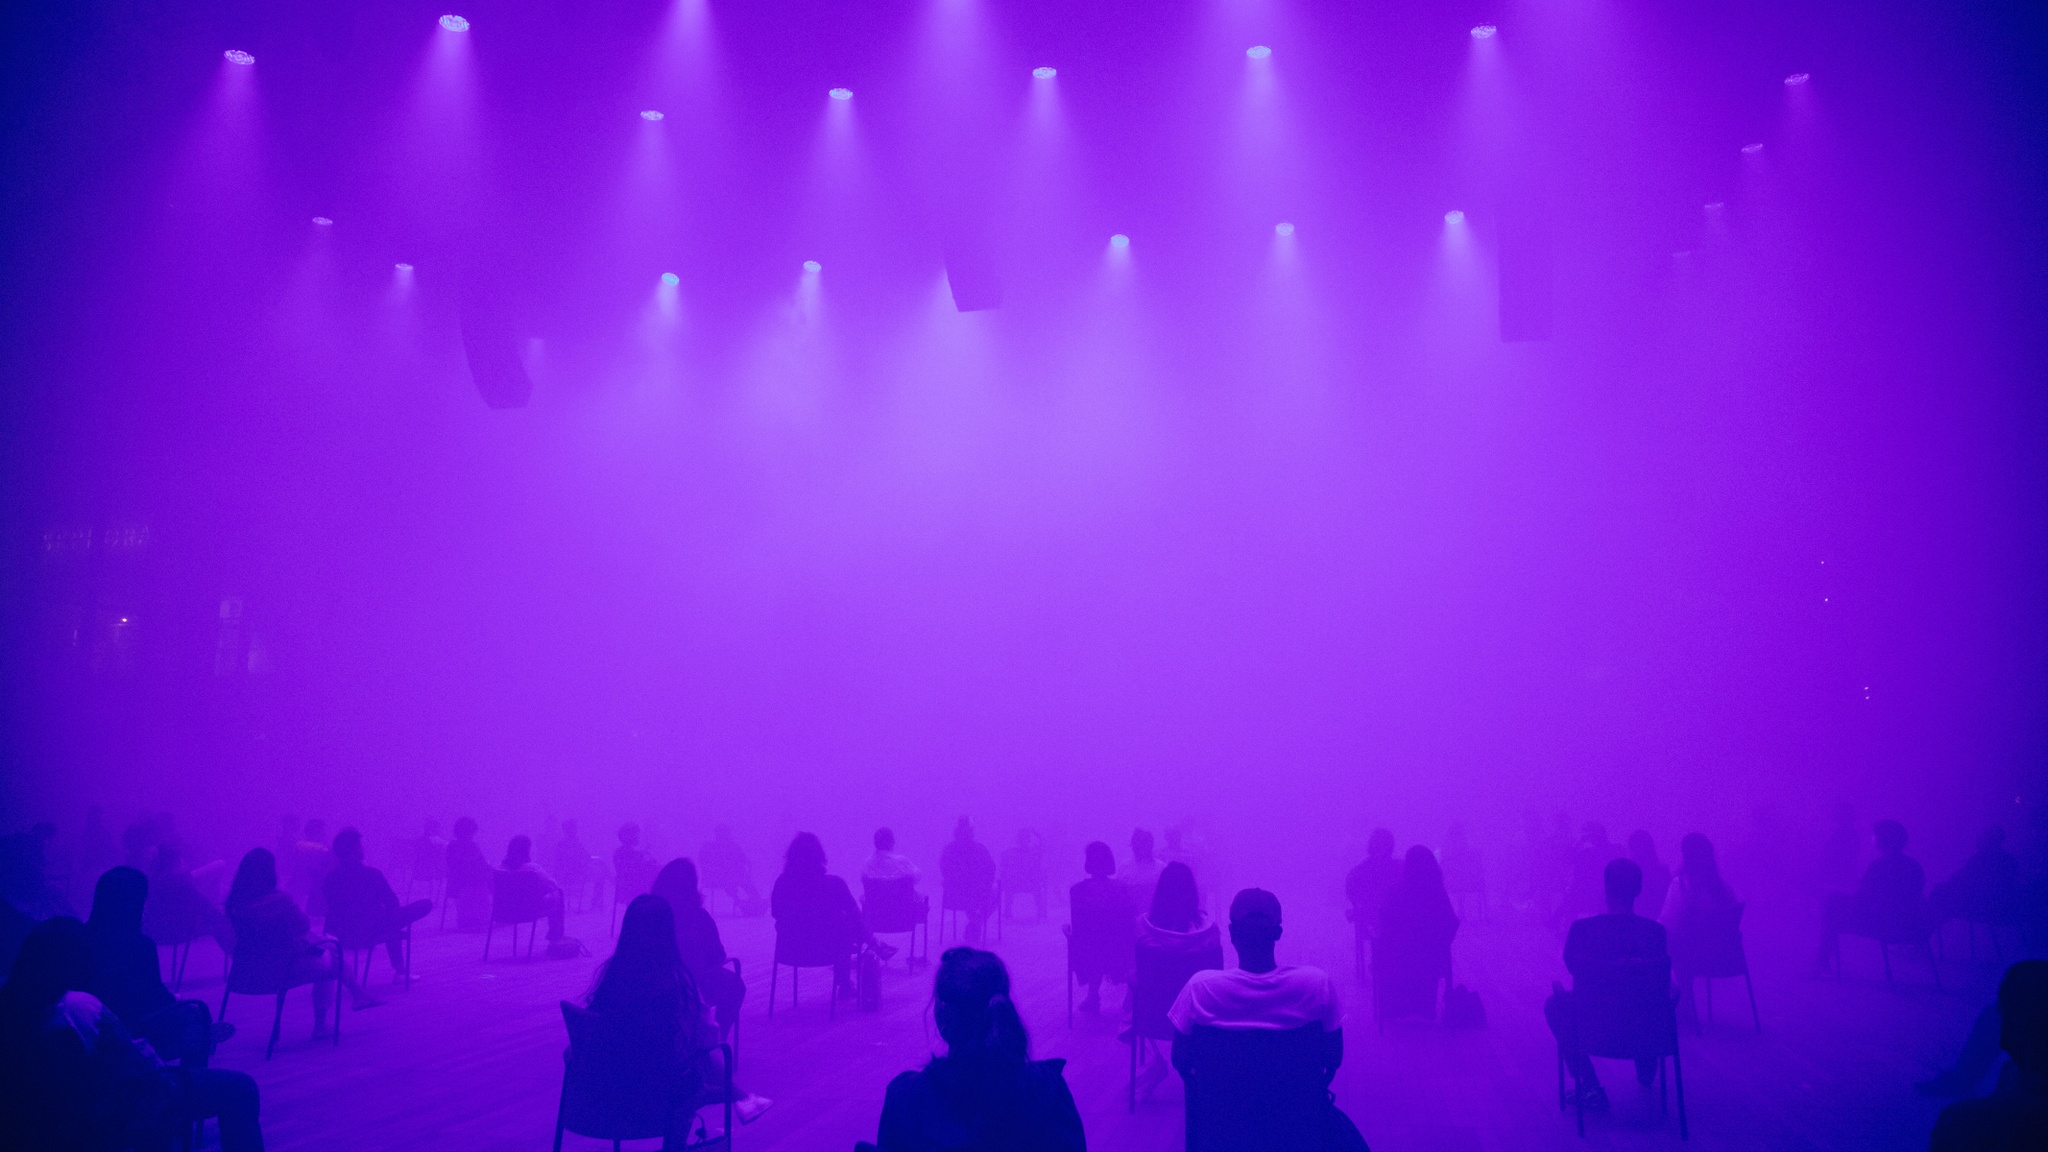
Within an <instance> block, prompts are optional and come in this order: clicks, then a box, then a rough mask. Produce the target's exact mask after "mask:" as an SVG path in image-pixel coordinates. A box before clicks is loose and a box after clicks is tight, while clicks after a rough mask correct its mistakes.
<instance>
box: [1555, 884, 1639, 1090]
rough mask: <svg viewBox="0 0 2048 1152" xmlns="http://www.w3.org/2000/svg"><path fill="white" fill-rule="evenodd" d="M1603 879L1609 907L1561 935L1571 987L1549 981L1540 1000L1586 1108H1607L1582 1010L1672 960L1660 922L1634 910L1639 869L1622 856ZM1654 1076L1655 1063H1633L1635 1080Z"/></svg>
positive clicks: (1575, 923) (1637, 892)
mask: <svg viewBox="0 0 2048 1152" xmlns="http://www.w3.org/2000/svg"><path fill="white" fill-rule="evenodd" d="M1601 881H1602V886H1603V888H1604V889H1605V890H1606V897H1607V911H1606V912H1605V913H1602V914H1600V915H1597V916H1587V917H1584V918H1581V919H1579V920H1574V921H1573V922H1572V926H1571V931H1570V932H1569V933H1567V934H1566V936H1565V941H1564V966H1565V968H1566V969H1567V970H1568V971H1570V972H1571V974H1572V986H1571V989H1570V990H1569V991H1567V990H1566V989H1565V988H1564V987H1563V986H1561V985H1558V984H1552V985H1551V990H1550V998H1549V999H1547V1000H1545V1001H1544V1002H1543V1019H1544V1021H1545V1022H1547V1023H1548V1024H1549V1025H1550V1031H1551V1033H1552V1034H1553V1035H1555V1036H1556V1037H1557V1046H1558V1051H1559V1052H1560V1053H1561V1054H1562V1055H1563V1056H1564V1062H1565V1067H1566V1068H1568V1069H1570V1070H1571V1074H1572V1081H1573V1084H1574V1091H1575V1092H1576V1093H1577V1095H1578V1102H1579V1104H1580V1106H1582V1107H1584V1108H1585V1109H1586V1110H1587V1111H1589V1112H1598V1111H1602V1110H1604V1109H1605V1108H1606V1107H1607V1090H1606V1089H1604V1088H1602V1087H1601V1086H1600V1077H1599V1074H1598V1073H1596V1072H1594V1070H1593V1061H1592V1060H1591V1059H1590V1058H1588V1057H1587V1055H1586V1051H1585V1049H1584V1047H1583V1046H1581V1044H1580V1042H1579V1015H1580V1013H1582V1012H1584V1011H1587V1005H1588V1004H1589V1003H1592V1002H1597V1001H1601V1000H1604V999H1606V998H1607V996H1608V994H1609V993H1610V992H1611V991H1613V990H1616V989H1623V988H1631V987H1635V986H1638V985H1640V984H1641V983H1642V981H1643V979H1644V978H1645V974H1646V973H1650V972H1653V971H1656V972H1661V971H1662V970H1663V969H1664V968H1665V966H1666V965H1668V964H1669V963H1670V950H1669V949H1668V948H1667V947H1666V945H1665V938H1664V926H1663V925H1661V924H1659V923H1657V922H1656V921H1655V920H1651V919H1649V918H1647V917H1643V916H1638V915H1636V914H1635V903H1636V897H1637V896H1638V895H1639V894H1641V892H1642V890H1643V870H1642V869H1641V868H1640V867H1638V866H1637V864H1636V862H1635V861H1633V860H1630V859H1629V858H1628V857H1626V856H1621V857H1616V858H1614V859H1612V860H1609V861H1608V862H1607V866H1606V867H1605V868H1603V869H1602V870H1601ZM1656 1075H1657V1061H1655V1060H1637V1061H1636V1082H1637V1083H1639V1084H1645V1085H1647V1084H1649V1083H1650V1082H1651V1081H1652V1080H1654V1079H1655V1078H1656Z"/></svg>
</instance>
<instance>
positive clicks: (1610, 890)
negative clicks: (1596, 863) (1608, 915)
mask: <svg viewBox="0 0 2048 1152" xmlns="http://www.w3.org/2000/svg"><path fill="white" fill-rule="evenodd" d="M1601 879H1602V881H1603V882H1604V883H1605V885H1606V888H1607V910H1608V911H1609V912H1612V913H1614V914H1616V915H1627V914H1628V913H1631V912H1634V911H1635V908H1636V897H1637V896H1640V895H1642V893H1643V868H1642V865H1640V864H1637V863H1636V862H1635V861H1633V860H1631V859H1629V858H1628V857H1626V856H1616V857H1615V858H1614V859H1612V860H1609V861H1608V862H1607V868H1606V870H1605V871H1604V872H1603V873H1602V876H1601Z"/></svg>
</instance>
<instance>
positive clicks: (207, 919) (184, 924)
mask: <svg viewBox="0 0 2048 1152" xmlns="http://www.w3.org/2000/svg"><path fill="white" fill-rule="evenodd" d="M224 867H225V866H224V865H223V864H222V863H221V862H220V861H215V862H214V863H213V864H209V865H208V866H207V871H208V874H209V875H208V879H207V883H208V887H209V888H210V889H212V890H218V889H217V888H215V887H214V886H216V885H218V884H219V883H220V872H221V870H223V869H224ZM142 930H143V931H145V932H147V933H149V935H150V936H151V937H152V938H154V939H155V940H157V941H158V942H160V943H166V944H176V943H183V942H184V941H187V940H196V939H198V938H199V937H201V936H211V937H213V939H214V942H215V943H217V944H219V945H220V948H221V951H222V952H223V953H226V952H229V951H232V950H233V949H234V946H235V933H234V928H233V927H232V926H231V925H230V924H229V923H228V917H227V913H226V912H224V911H222V910H221V907H220V905H219V904H216V903H215V902H214V900H213V898H212V897H210V896H208V895H207V894H206V891H203V890H201V888H200V880H199V878H198V876H197V875H196V874H195V873H194V872H193V870H192V869H190V868H187V867H185V863H184V860H183V858H182V856H181V854H180V853H179V850H178V846H177V845H176V844H174V843H172V842H171V841H169V840H166V841H163V842H162V843H160V844H158V845H157V846H156V855H155V857H154V858H153V859H152V860H151V862H150V868H149V904H148V906H147V907H146V908H145V909H144V910H143V916H142Z"/></svg>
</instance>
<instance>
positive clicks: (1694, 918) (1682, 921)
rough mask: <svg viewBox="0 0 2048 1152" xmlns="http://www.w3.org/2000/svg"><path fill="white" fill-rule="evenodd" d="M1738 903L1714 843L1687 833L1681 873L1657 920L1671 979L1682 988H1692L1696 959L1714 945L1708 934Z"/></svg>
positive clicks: (1681, 847)
mask: <svg viewBox="0 0 2048 1152" xmlns="http://www.w3.org/2000/svg"><path fill="white" fill-rule="evenodd" d="M1736 904H1737V900H1736V899H1735V890H1734V889H1733V888H1730V887H1729V886H1728V882H1727V881H1726V880H1723V879H1722V878H1721V867H1720V864H1719V863H1717V862H1716V861H1715V859H1714V842H1713V841H1711V840H1709V839H1707V838H1706V837H1705V836H1704V835H1702V834H1700V833H1698V832H1688V833H1686V834H1685V838H1684V839H1682V840H1680V841H1679V842H1678V873H1677V875H1676V876H1674V877H1672V880H1671V886H1670V889H1669V890H1668V891H1667V892H1666V894H1665V897H1664V905H1663V908H1662V910H1661V912H1660V913H1659V914H1658V917H1657V918H1658V919H1659V920H1660V921H1662V922H1663V924H1664V931H1665V932H1666V934H1667V937H1668V941H1669V945H1670V949H1671V972H1672V977H1673V979H1674V980H1676V981H1677V983H1678V986H1679V988H1681V989H1689V988H1691V987H1692V980H1693V977H1694V975H1696V972H1695V968H1696V967H1697V965H1696V963H1695V960H1696V958H1697V957H1699V956H1701V955H1704V954H1706V953H1707V951H1708V949H1710V948H1711V947H1712V944H1713V942H1712V941H1710V940H1709V939H1707V933H1709V932H1710V931H1711V930H1712V925H1713V924H1714V923H1716V922H1717V921H1718V920H1719V919H1720V918H1721V916H1722V915H1724V914H1725V913H1727V912H1728V911H1729V910H1730V909H1732V908H1734V907H1735V905H1736Z"/></svg>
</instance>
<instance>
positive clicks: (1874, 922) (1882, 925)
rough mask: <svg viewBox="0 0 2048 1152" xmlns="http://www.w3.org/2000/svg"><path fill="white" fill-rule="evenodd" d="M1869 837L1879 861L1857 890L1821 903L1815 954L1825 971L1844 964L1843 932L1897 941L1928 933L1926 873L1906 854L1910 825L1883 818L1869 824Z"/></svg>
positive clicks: (1876, 861)
mask: <svg viewBox="0 0 2048 1152" xmlns="http://www.w3.org/2000/svg"><path fill="white" fill-rule="evenodd" d="M1871 835H1872V838H1873V839H1874V840H1875V841H1876V843H1877V859H1875V860H1872V861H1871V862H1870V867H1868V868H1865V869H1864V870H1863V881H1862V883H1860V884H1858V885H1857V886H1856V891H1855V892H1853V893H1850V892H1834V893H1830V894H1829V895H1828V897H1827V901H1826V903H1825V905H1823V907H1822V913H1823V919H1822V924H1821V937H1820V952H1819V954H1818V956H1817V957H1816V964H1817V966H1818V967H1820V968H1822V969H1829V968H1839V967H1840V966H1841V962H1842V939H1841V938H1842V934H1843V933H1845V932H1846V933H1848V934H1850V935H1852V936H1870V937H1874V938H1876V939H1879V940H1885V941H1888V942H1891V943H1899V942H1901V941H1903V940H1905V939H1907V938H1909V937H1912V936H1915V935H1924V933H1926V932H1927V930H1928V928H1929V925H1928V923H1927V901H1926V886H1927V873H1926V872H1924V871H1922V870H1921V868H1920V862H1919V861H1917V860H1915V859H1913V858H1912V857H1911V856H1908V855H1906V826H1905V825H1903V824H1901V823H1899V822H1898V821H1896V820H1879V821H1878V822H1877V823H1876V824H1874V825H1872V826H1871Z"/></svg>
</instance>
